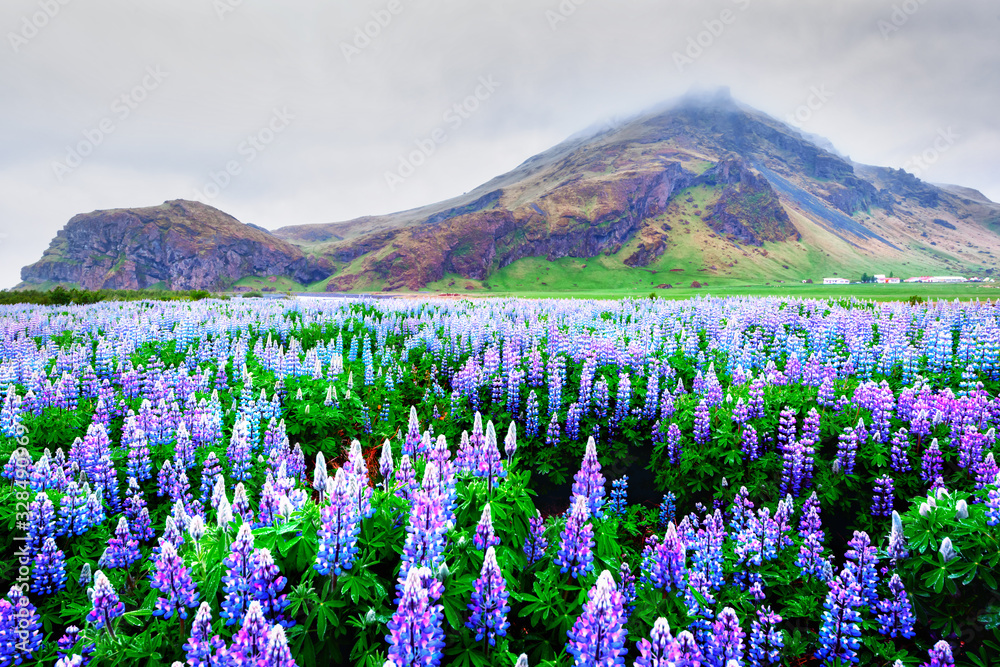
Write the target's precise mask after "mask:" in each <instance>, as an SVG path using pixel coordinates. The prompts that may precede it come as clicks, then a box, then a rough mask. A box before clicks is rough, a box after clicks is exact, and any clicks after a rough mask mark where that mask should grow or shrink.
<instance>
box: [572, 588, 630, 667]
mask: <svg viewBox="0 0 1000 667" xmlns="http://www.w3.org/2000/svg"><path fill="white" fill-rule="evenodd" d="M624 606H625V601H624V598H623V597H622V594H621V591H619V590H618V587H617V586H616V585H615V580H614V578H613V577H612V576H611V573H610V572H608V571H607V570H604V571H603V572H601V575H600V576H599V577H598V578H597V583H596V584H594V587H593V588H591V589H590V592H589V593H588V595H587V601H586V602H584V603H583V611H582V612H581V613H580V615H579V616H578V617H577V619H576V622H575V623H574V624H573V627H572V629H570V630H569V631H568V632H567V633H566V634H567V636H568V637H569V643H568V644H567V645H566V652H567V653H569V654H570V655H572V656H573V658H574V660H575V662H576V664H577V665H594V666H598V665H608V666H609V667H610V666H611V665H616V664H621V662H622V660H623V659H624V657H625V638H626V635H627V633H626V631H625V627H624V625H625V620H626V618H625V609H624Z"/></svg>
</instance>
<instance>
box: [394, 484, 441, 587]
mask: <svg viewBox="0 0 1000 667" xmlns="http://www.w3.org/2000/svg"><path fill="white" fill-rule="evenodd" d="M447 530H448V524H447V523H445V520H444V508H443V507H442V505H441V497H440V495H439V494H437V493H429V492H428V491H426V490H425V489H422V488H418V489H417V490H416V491H414V492H413V504H412V505H411V507H410V522H409V524H408V525H407V527H406V541H405V542H404V543H403V554H402V556H401V561H402V562H401V564H400V571H399V574H400V579H401V580H402V581H401V582H400V584H401V585H404V584H405V581H406V577H407V575H408V573H409V570H410V569H411V568H412V567H413V566H415V565H416V566H423V567H427V568H430V569H431V570H432V571H436V570H437V569H438V568H439V567H440V566H441V563H442V562H443V561H444V555H443V554H444V535H445V533H446V532H447Z"/></svg>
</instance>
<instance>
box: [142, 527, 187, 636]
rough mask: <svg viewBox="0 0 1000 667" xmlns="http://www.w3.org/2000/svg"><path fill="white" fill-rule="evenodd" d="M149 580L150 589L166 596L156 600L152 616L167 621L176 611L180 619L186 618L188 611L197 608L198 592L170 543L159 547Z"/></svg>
mask: <svg viewBox="0 0 1000 667" xmlns="http://www.w3.org/2000/svg"><path fill="white" fill-rule="evenodd" d="M150 578H151V579H152V582H151V583H150V585H149V586H150V588H154V589H156V590H158V591H160V592H161V593H163V594H164V595H165V596H166V597H159V598H157V600H156V607H155V608H154V609H153V616H163V618H164V619H168V620H169V619H170V618H171V617H172V616H173V615H174V612H175V611H176V612H177V615H178V616H180V617H181V618H187V616H188V609H193V608H195V607H197V606H198V591H197V589H196V588H195V584H194V581H193V580H192V579H191V572H190V571H189V570H188V568H187V566H186V565H184V559H183V558H181V557H180V555H179V554H178V553H177V549H176V548H175V547H174V545H173V544H171V543H170V542H164V543H163V544H162V546H161V547H160V555H159V556H158V557H157V559H156V571H155V572H153V574H152V575H151V577H150Z"/></svg>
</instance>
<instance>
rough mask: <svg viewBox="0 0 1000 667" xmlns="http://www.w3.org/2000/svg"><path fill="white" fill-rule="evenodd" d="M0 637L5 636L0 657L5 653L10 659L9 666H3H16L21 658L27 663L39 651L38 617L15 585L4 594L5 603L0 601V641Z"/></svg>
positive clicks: (42, 635) (41, 635) (41, 639)
mask: <svg viewBox="0 0 1000 667" xmlns="http://www.w3.org/2000/svg"><path fill="white" fill-rule="evenodd" d="M4 630H6V632H4ZM3 634H6V635H7V637H6V641H4V642H3V643H0V658H3V657H5V656H4V654H6V657H7V658H8V659H12V660H13V663H6V664H15V665H18V664H21V663H22V662H23V661H24V660H25V659H27V660H29V661H31V660H32V659H34V657H35V653H39V652H41V650H42V645H43V644H44V640H45V636H44V634H43V633H42V618H41V616H39V614H38V610H37V609H36V608H35V605H33V604H31V602H30V601H29V600H28V596H27V595H25V594H24V591H22V590H21V588H20V587H19V586H18V585H17V584H15V585H13V586H11V587H10V590H9V591H7V599H6V600H0V638H3V636H2V635H3ZM28 664H31V663H30V662H29V663H28Z"/></svg>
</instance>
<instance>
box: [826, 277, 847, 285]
mask: <svg viewBox="0 0 1000 667" xmlns="http://www.w3.org/2000/svg"><path fill="white" fill-rule="evenodd" d="M850 283H851V281H850V280H848V279H847V278H823V284H824V285H849V284H850Z"/></svg>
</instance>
